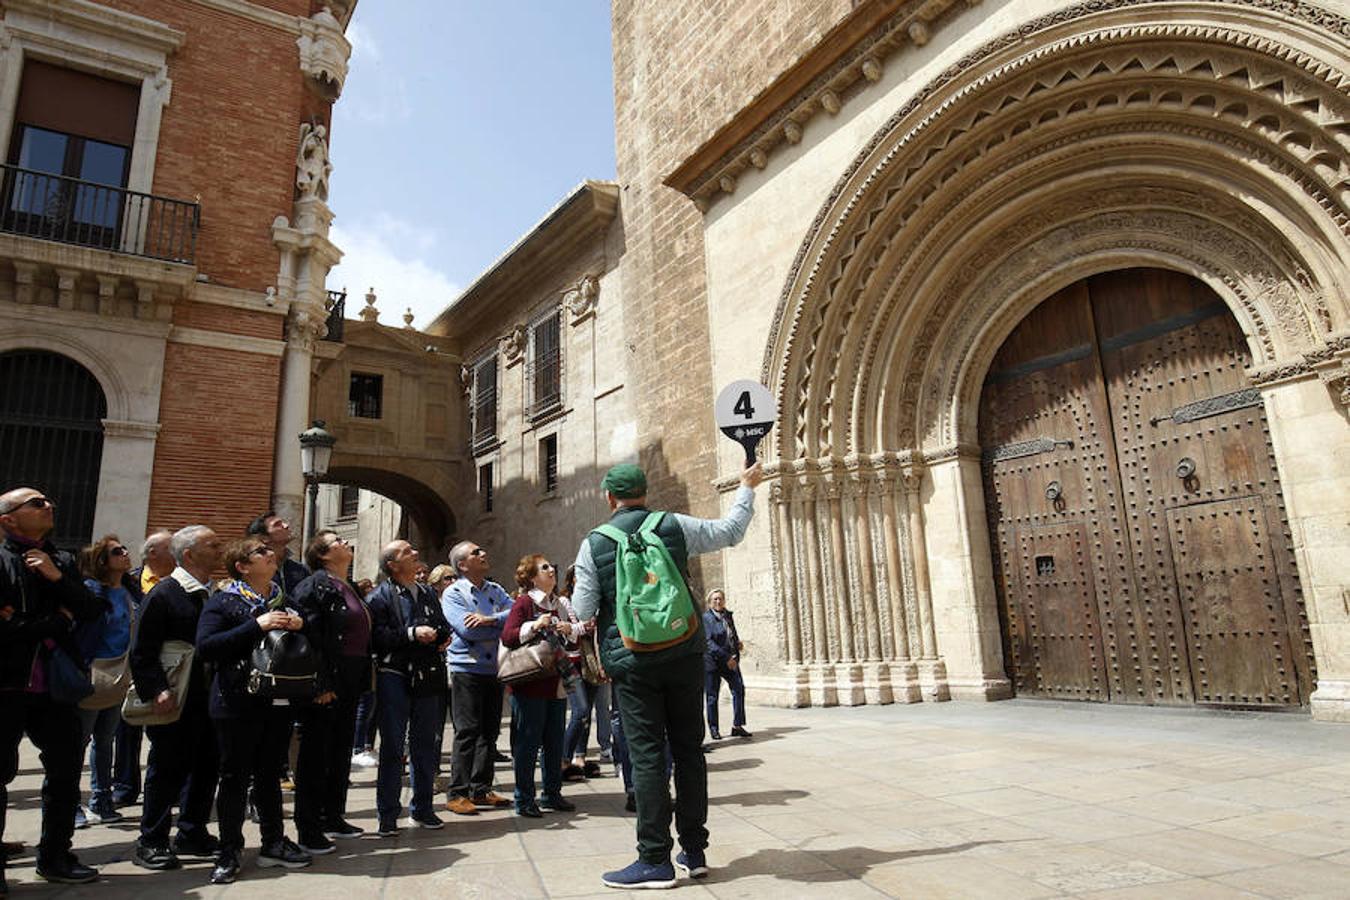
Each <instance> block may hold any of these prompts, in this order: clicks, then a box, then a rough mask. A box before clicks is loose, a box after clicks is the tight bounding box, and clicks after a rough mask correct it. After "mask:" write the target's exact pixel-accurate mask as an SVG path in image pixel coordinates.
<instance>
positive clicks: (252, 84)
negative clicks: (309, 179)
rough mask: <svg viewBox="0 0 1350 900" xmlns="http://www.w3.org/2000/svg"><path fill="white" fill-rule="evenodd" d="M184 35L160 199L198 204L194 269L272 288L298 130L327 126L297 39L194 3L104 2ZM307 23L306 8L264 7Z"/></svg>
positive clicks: (167, 114) (157, 185) (297, 1)
mask: <svg viewBox="0 0 1350 900" xmlns="http://www.w3.org/2000/svg"><path fill="white" fill-rule="evenodd" d="M102 2H103V3H104V4H105V5H107V6H113V7H117V8H119V9H123V10H126V11H128V12H132V13H135V14H137V15H141V16H145V17H147V18H150V19H154V20H156V21H158V22H162V23H164V24H166V25H170V26H172V27H173V28H177V29H179V30H180V31H183V32H185V33H186V34H187V39H186V40H185V41H184V42H183V46H182V47H180V48H179V49H178V51H177V52H176V53H174V54H173V55H172V56H171V57H170V58H169V77H170V78H171V79H172V80H173V95H172V97H171V100H170V103H169V105H168V106H167V107H165V109H164V116H163V121H162V123H161V125H160V133H159V152H158V154H157V157H156V160H155V181H154V192H155V193H156V194H160V195H164V196H168V197H174V198H178V199H183V200H193V199H196V198H198V197H200V202H201V205H202V226H201V231H200V233H199V235H198V239H197V265H198V268H199V269H200V270H201V271H202V272H203V273H205V274H207V275H209V276H210V277H211V280H212V281H213V282H215V283H216V284H222V285H226V286H228V287H238V288H246V289H248V290H254V291H261V290H263V289H264V288H266V287H267V286H268V285H270V284H273V283H274V282H275V281H276V273H277V264H278V254H277V250H276V248H275V247H274V246H273V245H272V238H271V225H272V220H273V219H274V218H276V216H278V215H285V216H288V217H289V216H290V214H291V199H292V197H293V194H294V188H293V184H294V175H295V154H296V150H297V147H298V145H299V129H300V123H301V122H303V121H306V120H307V119H308V118H309V117H310V116H311V115H316V114H317V115H318V116H319V118H320V119H321V120H324V121H326V119H327V112H326V111H325V109H324V107H325V106H326V104H323V103H321V102H318V101H317V100H316V99H314V98H313V97H312V95H310V94H309V92H308V91H306V90H305V87H304V81H303V78H302V76H301V73H300V53H299V49H298V47H297V46H296V42H295V41H296V36H295V34H293V33H291V32H289V31H284V30H281V29H277V28H273V27H271V26H268V25H264V24H262V23H259V22H255V21H252V20H250V19H246V18H244V17H242V16H238V15H233V14H231V13H228V12H224V11H221V10H216V9H212V8H210V7H207V6H204V5H201V4H198V3H194V2H191V0H102ZM260 5H264V6H268V7H271V8H273V9H276V10H279V11H282V12H286V13H289V14H293V15H306V14H307V13H308V10H309V6H310V0H270V2H267V3H264V4H260Z"/></svg>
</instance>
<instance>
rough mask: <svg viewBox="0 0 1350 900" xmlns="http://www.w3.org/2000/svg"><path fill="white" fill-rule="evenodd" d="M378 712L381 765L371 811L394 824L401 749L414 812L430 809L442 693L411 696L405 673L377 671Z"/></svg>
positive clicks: (399, 794)
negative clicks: (405, 753)
mask: <svg viewBox="0 0 1350 900" xmlns="http://www.w3.org/2000/svg"><path fill="white" fill-rule="evenodd" d="M375 693H376V717H377V719H378V720H379V723H380V768H379V773H378V775H377V776H376V782H375V811H376V813H377V814H378V816H379V820H380V824H381V825H392V824H393V823H394V822H395V821H396V820H397V819H398V814H399V813H400V812H402V810H403V803H402V791H403V750H404V748H405V747H406V748H407V750H408V763H409V766H410V768H411V769H412V802H411V803H409V804H408V809H409V811H410V812H411V813H412V815H413V817H414V818H420V817H422V816H428V815H431V814H432V810H433V805H432V793H433V792H434V789H435V782H436V728H437V726H439V725H440V722H441V703H442V700H441V697H440V695H439V694H431V695H429V696H426V697H414V696H413V695H412V693H411V691H409V690H408V679H407V678H405V677H404V676H402V675H397V674H394V673H393V672H380V673H379V675H378V676H377V678H376V682H375Z"/></svg>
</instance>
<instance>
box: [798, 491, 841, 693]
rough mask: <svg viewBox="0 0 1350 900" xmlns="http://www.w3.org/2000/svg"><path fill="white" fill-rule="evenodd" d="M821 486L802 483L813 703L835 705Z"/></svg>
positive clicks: (803, 549)
mask: <svg viewBox="0 0 1350 900" xmlns="http://www.w3.org/2000/svg"><path fill="white" fill-rule="evenodd" d="M819 490H820V485H819V484H818V483H817V482H816V481H814V480H810V479H808V480H806V481H804V482H803V483H802V485H801V494H802V519H803V521H804V523H805V525H806V527H805V529H804V533H803V535H802V538H803V546H802V552H803V554H804V555H805V557H806V585H805V588H806V595H807V597H809V598H810V604H811V667H810V679H811V702H812V703H814V704H815V705H816V706H835V705H836V704H838V702H839V694H838V690H837V688H836V686H835V683H834V666H833V665H831V660H832V658H833V656H832V648H831V646H830V630H829V624H828V623H827V621H826V618H825V616H826V610H825V579H824V578H823V577H822V573H821V565H822V563H821V558H820V546H821V545H820V527H819V522H818V520H817V518H816V516H817V506H818V503H817V500H816V497H817V495H818V493H819Z"/></svg>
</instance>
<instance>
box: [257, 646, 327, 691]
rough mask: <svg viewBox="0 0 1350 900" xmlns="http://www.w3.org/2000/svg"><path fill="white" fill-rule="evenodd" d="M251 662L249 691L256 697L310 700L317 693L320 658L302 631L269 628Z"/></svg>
mask: <svg viewBox="0 0 1350 900" xmlns="http://www.w3.org/2000/svg"><path fill="white" fill-rule="evenodd" d="M249 663H250V666H251V668H252V671H251V672H249V675H248V692H249V693H250V694H252V695H254V696H255V697H265V698H267V699H269V700H311V699H313V698H314V696H315V695H316V694H317V693H318V684H319V665H318V660H317V659H316V658H315V655H314V650H313V648H312V647H311V646H310V644H309V639H308V638H306V637H305V636H304V635H303V634H302V633H300V632H299V631H283V630H281V629H274V630H272V631H268V632H266V633H265V634H264V635H263V636H262V640H260V641H259V642H258V646H257V647H254V648H253V655H252V657H251V658H250V659H249Z"/></svg>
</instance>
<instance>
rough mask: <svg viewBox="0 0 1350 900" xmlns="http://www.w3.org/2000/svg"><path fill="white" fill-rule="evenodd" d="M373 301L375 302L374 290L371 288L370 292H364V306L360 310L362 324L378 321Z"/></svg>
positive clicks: (378, 314) (378, 317)
mask: <svg viewBox="0 0 1350 900" xmlns="http://www.w3.org/2000/svg"><path fill="white" fill-rule="evenodd" d="M375 300H376V297H375V288H371V289H370V290H368V291H366V305H365V307H364V308H362V310H361V321H362V322H378V321H380V311H379V310H378V309H376V308H375Z"/></svg>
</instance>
